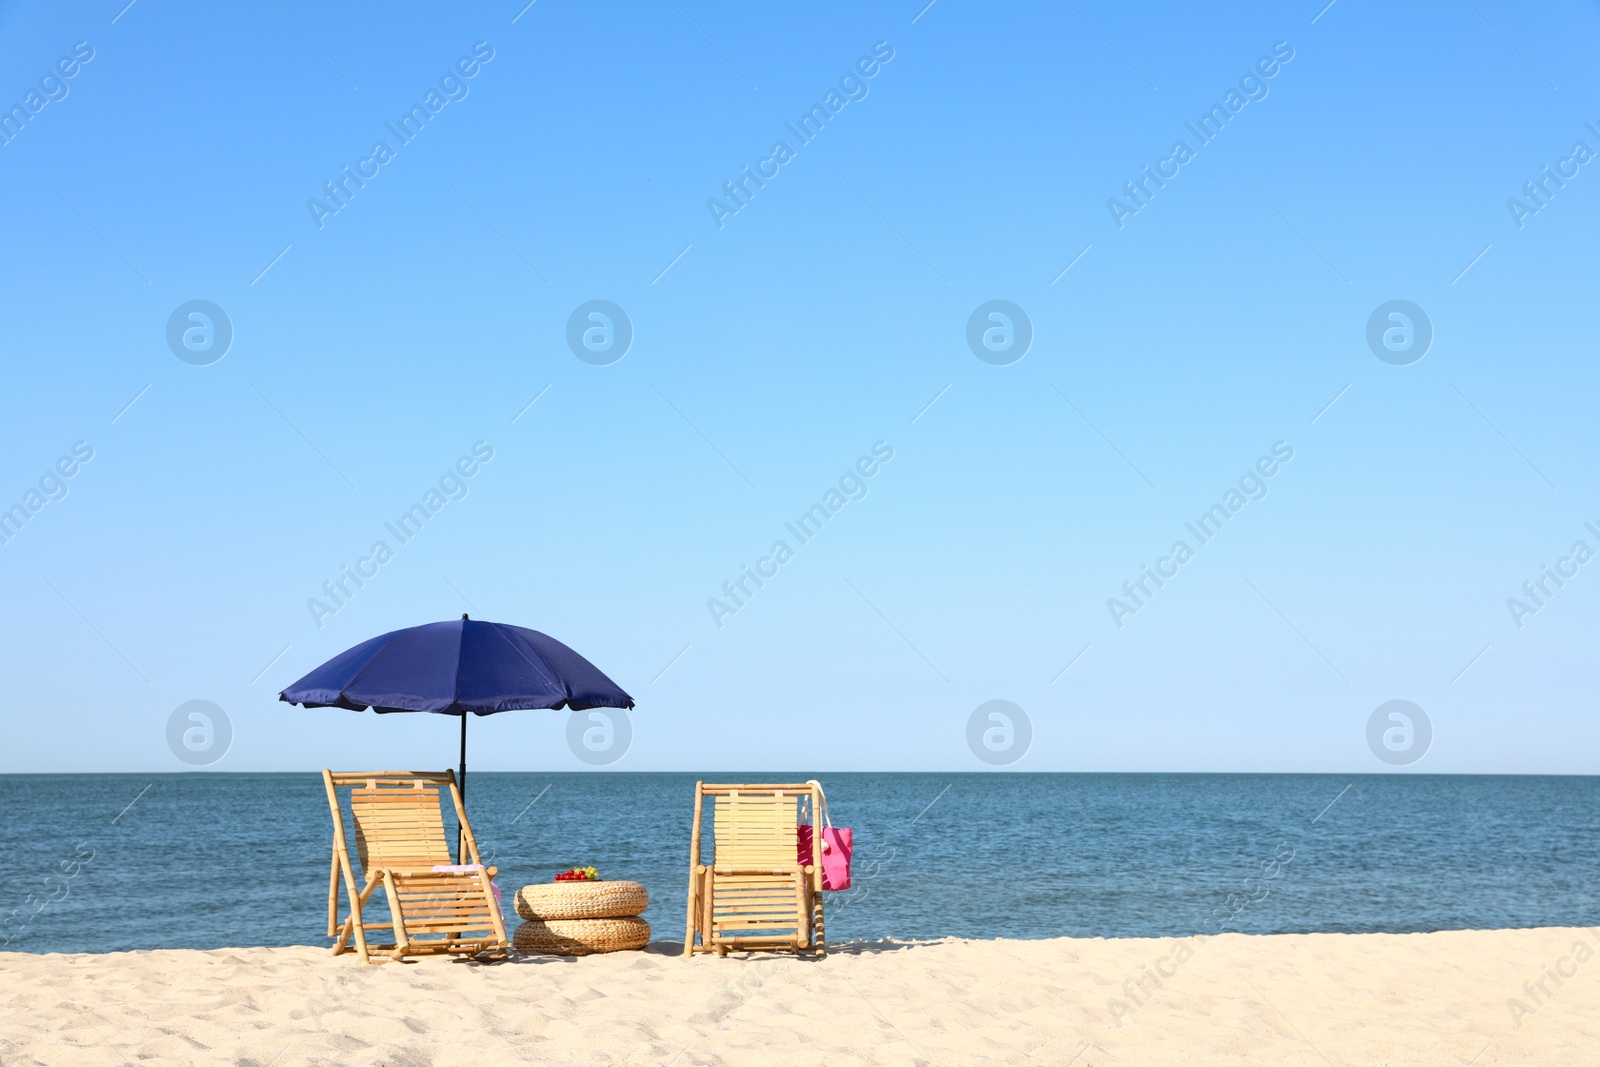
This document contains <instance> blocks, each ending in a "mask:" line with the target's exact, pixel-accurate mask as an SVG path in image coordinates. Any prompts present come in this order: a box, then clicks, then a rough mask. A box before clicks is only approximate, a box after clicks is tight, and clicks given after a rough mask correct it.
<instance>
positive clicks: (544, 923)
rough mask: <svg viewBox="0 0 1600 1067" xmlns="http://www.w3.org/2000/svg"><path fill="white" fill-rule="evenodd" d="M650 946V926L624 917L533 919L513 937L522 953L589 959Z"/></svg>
mask: <svg viewBox="0 0 1600 1067" xmlns="http://www.w3.org/2000/svg"><path fill="white" fill-rule="evenodd" d="M649 943H650V924H649V923H647V922H645V921H644V920H643V919H639V918H635V917H633V916H629V915H624V916H620V917H618V918H615V919H529V920H528V921H527V922H525V923H522V924H521V925H520V926H518V927H517V929H516V932H515V933H514V934H512V935H511V945H512V947H513V948H515V949H516V950H517V951H518V952H530V953H531V952H542V953H548V954H550V955H553V956H588V955H592V954H593V953H596V952H622V951H624V950H626V949H638V948H644V947H645V946H646V945H648V944H649Z"/></svg>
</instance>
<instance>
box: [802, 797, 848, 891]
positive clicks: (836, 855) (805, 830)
mask: <svg viewBox="0 0 1600 1067" xmlns="http://www.w3.org/2000/svg"><path fill="white" fill-rule="evenodd" d="M809 784H811V785H814V786H816V787H817V795H818V796H819V797H821V799H822V812H821V815H822V888H823V889H826V890H830V891H836V890H840V889H849V888H850V851H851V837H852V835H851V831H850V827H848V826H840V827H835V826H834V825H833V820H832V819H830V818H829V817H828V798H827V797H826V796H824V795H823V793H822V785H821V783H819V782H815V781H813V782H811V783H809ZM816 816H817V813H816V812H813V813H812V821H813V822H815V821H816ZM813 830H814V828H813V827H810V826H804V825H802V826H801V827H800V848H799V860H800V862H801V864H802V865H803V864H807V863H810V862H811V835H812V833H813Z"/></svg>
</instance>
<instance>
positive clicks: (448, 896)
mask: <svg viewBox="0 0 1600 1067" xmlns="http://www.w3.org/2000/svg"><path fill="white" fill-rule="evenodd" d="M322 781H323V784H324V785H325V786H326V787H327V790H328V805H329V807H330V808H332V810H333V865H332V870H331V871H330V872H329V874H328V936H329V937H332V938H334V939H335V940H334V943H333V954H334V955H335V956H337V955H339V954H340V953H341V952H345V951H348V949H349V946H350V942H351V939H352V938H353V939H354V941H355V951H356V954H357V955H358V956H359V957H360V958H361V961H362V962H363V963H366V962H370V956H371V955H372V954H374V953H382V954H386V955H388V956H391V957H393V958H394V959H400V958H402V957H405V956H421V955H434V954H440V953H450V954H461V955H476V954H478V953H484V952H489V953H502V954H503V953H504V952H505V951H506V949H507V948H508V947H509V942H508V941H507V939H506V929H505V923H504V921H503V920H502V919H501V917H500V906H499V904H498V903H497V902H496V900H495V897H494V890H493V888H492V887H491V886H490V884H489V880H490V879H491V878H493V877H494V875H495V868H493V867H489V868H487V869H485V868H484V867H483V865H482V861H481V860H480V859H479V858H478V842H477V840H476V839H475V838H474V837H473V836H472V827H471V826H470V825H468V823H467V813H466V810H465V809H464V808H463V807H462V805H461V791H460V790H459V789H458V788H457V787H456V776H455V772H454V771H444V772H442V773H432V772H424V771H368V772H364V773H342V774H335V773H334V772H333V771H326V770H325V771H323V772H322ZM341 788H348V789H349V797H350V815H351V823H352V825H353V826H354V827H355V835H356V841H355V844H356V852H355V856H354V857H352V855H351V852H350V848H349V845H348V843H347V840H346V836H345V828H344V818H343V815H342V813H341V811H340V805H339V790H340V789H341ZM444 788H448V789H449V791H450V799H451V800H452V801H453V802H454V804H455V810H456V819H457V820H458V821H459V825H460V827H461V838H462V841H463V843H464V846H465V855H463V856H462V857H461V858H462V859H463V860H468V859H469V858H470V862H471V863H472V864H475V865H477V869H475V870H457V871H435V870H434V867H436V866H443V865H453V864H455V859H453V858H452V857H451V855H450V845H449V843H448V842H447V841H446V840H445V833H444V818H443V816H442V814H441V812H440V808H439V803H440V795H439V794H440V791H441V789H444ZM357 867H359V868H360V877H361V878H363V879H364V880H365V881H364V882H363V883H361V884H360V885H359V888H358V882H357V877H358V876H357ZM341 880H342V881H343V882H344V890H345V896H346V899H347V900H348V901H349V902H350V913H349V915H347V916H346V917H345V919H344V921H343V922H342V923H341V922H340V921H339V883H340V881H341ZM380 885H381V886H383V889H384V894H385V896H386V898H387V900H388V904H389V917H390V921H389V922H385V923H376V922H372V921H371V920H370V919H367V918H365V917H364V916H363V909H364V908H366V907H367V902H368V900H369V899H370V898H371V897H372V894H373V893H374V892H376V891H377V888H378V887H379V886H380ZM372 930H392V931H394V942H393V943H392V944H384V945H375V944H369V943H368V941H367V934H368V932H369V931H372Z"/></svg>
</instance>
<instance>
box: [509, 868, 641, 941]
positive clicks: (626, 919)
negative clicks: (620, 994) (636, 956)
mask: <svg viewBox="0 0 1600 1067" xmlns="http://www.w3.org/2000/svg"><path fill="white" fill-rule="evenodd" d="M649 904H650V894H649V892H647V891H646V890H645V887H644V886H642V885H640V884H639V883H638V882H601V881H595V882H547V883H544V884H541V885H529V886H523V887H522V888H521V889H519V890H517V896H516V906H517V914H518V915H520V916H522V918H524V919H526V920H527V922H524V923H523V924H522V925H521V926H518V927H517V929H516V932H515V933H514V934H513V935H512V945H513V947H515V948H516V950H517V951H518V952H542V953H549V954H551V955H556V956H587V955H590V954H591V953H595V952H620V951H623V950H626V949H638V948H644V946H645V945H647V944H649V942H650V924H649V923H648V922H646V921H645V920H643V919H641V918H639V917H638V916H639V914H640V913H641V912H642V911H644V909H645V908H646V907H648V906H649Z"/></svg>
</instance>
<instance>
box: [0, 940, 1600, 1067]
mask: <svg viewBox="0 0 1600 1067" xmlns="http://www.w3.org/2000/svg"><path fill="white" fill-rule="evenodd" d="M675 948H676V946H674V945H671V944H670V943H662V944H658V945H655V946H652V948H651V949H650V950H647V951H645V952H628V953H618V954H615V955H609V956H595V957H589V958H586V959H553V958H547V957H524V958H519V959H514V960H512V961H510V962H507V963H501V964H491V965H483V964H476V963H470V962H465V961H449V960H429V961H425V962H422V963H416V964H405V965H397V964H392V963H391V964H384V965H382V966H370V967H362V966H361V965H360V964H358V963H356V962H355V960H354V958H353V957H350V956H343V957H340V958H337V959H334V958H332V957H329V956H328V955H327V954H326V953H325V952H323V951H322V950H320V949H313V948H290V949H264V948H249V949H222V950H218V951H212V952H196V951H161V952H126V953H112V954H106V955H73V956H64V955H47V956H33V955H26V954H18V953H5V954H0V1062H3V1063H5V1064H7V1065H8V1067H12V1065H17V1064H49V1065H51V1067H73V1065H78V1064H84V1065H88V1064H94V1065H96V1067H98V1065H102V1064H112V1063H139V1062H154V1063H161V1064H230V1065H237V1067H286V1065H292V1064H334V1063H337V1064H387V1065H393V1067H453V1065H455V1064H463V1065H466V1064H471V1065H473V1067H482V1065H483V1064H501V1063H518V1062H526V1063H530V1064H541V1065H543V1064H569V1063H570V1064H589V1065H593V1064H621V1063H628V1064H670V1065H673V1067H687V1065H689V1064H730V1065H737V1064H789V1063H794V1064H806V1065H807V1067H815V1065H817V1064H828V1065H830V1067H831V1065H834V1064H853V1063H861V1064H902V1063H904V1064H914V1063H928V1064H1002V1063H1003V1064H1017V1063H1038V1064H1049V1065H1051V1067H1069V1065H1093V1067H1107V1065H1111V1064H1140V1065H1151V1064H1184V1065H1186V1067H1193V1065H1196V1064H1213V1063H1215V1064H1224V1063H1226V1064H1234V1063H1238V1062H1240V1061H1241V1060H1249V1061H1253V1062H1257V1063H1268V1064H1316V1065H1325V1064H1339V1065H1344V1064H1351V1065H1355V1064H1362V1065H1372V1064H1427V1065H1430V1067H1437V1065H1440V1064H1446V1065H1453V1064H1462V1065H1465V1064H1474V1065H1480V1067H1481V1065H1488V1064H1512V1063H1516V1064H1526V1063H1538V1064H1541V1065H1543V1067H1551V1065H1558V1064H1575V1065H1576V1064H1583V1065H1586V1067H1587V1065H1592V1064H1593V1063H1595V1062H1596V1057H1597V1055H1600V961H1597V960H1596V955H1597V954H1600V934H1597V933H1595V932H1592V931H1589V930H1566V929H1542V930H1493V931H1465V932H1448V933H1435V934H1405V935H1391V934H1306V935H1298V934H1297V935H1279V936H1272V937H1247V936H1243V935H1237V934H1228V935H1223V936H1220V937H1215V938H1211V939H1208V940H1204V941H1201V940H1199V939H1196V940H1191V941H1175V940H1143V939H1125V940H1109V941H1108V940H1076V939H1067V938H1062V939H1058V940H1052V941H937V942H924V943H919V944H912V945H891V944H872V945H854V946H846V947H842V948H840V949H839V950H838V951H835V952H834V953H832V954H831V955H829V956H828V957H827V958H826V959H824V960H822V961H811V960H805V959H794V958H774V957H754V958H747V959H739V958H729V959H720V960H719V959H716V958H714V957H697V958H696V959H695V960H693V961H692V962H685V961H684V960H683V959H681V958H680V957H678V956H677V955H676V954H675V952H674V950H675ZM1541 983H1542V989H1541Z"/></svg>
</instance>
